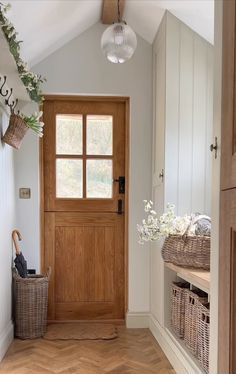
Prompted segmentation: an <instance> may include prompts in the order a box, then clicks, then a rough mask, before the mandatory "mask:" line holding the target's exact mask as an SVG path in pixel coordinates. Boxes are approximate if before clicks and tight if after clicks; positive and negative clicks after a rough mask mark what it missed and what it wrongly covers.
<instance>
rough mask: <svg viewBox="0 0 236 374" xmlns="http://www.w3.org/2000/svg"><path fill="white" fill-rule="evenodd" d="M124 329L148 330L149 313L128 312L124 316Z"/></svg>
mask: <svg viewBox="0 0 236 374" xmlns="http://www.w3.org/2000/svg"><path fill="white" fill-rule="evenodd" d="M126 327H127V328H128V329H136V328H137V329H144V328H149V312H128V313H127V314H126Z"/></svg>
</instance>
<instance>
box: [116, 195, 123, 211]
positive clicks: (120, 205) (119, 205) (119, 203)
mask: <svg viewBox="0 0 236 374" xmlns="http://www.w3.org/2000/svg"><path fill="white" fill-rule="evenodd" d="M122 207H123V201H122V199H119V200H118V209H117V214H122V213H123V209H122Z"/></svg>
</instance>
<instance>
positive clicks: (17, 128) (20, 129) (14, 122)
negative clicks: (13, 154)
mask: <svg viewBox="0 0 236 374" xmlns="http://www.w3.org/2000/svg"><path fill="white" fill-rule="evenodd" d="M28 129H29V128H28V126H27V125H26V123H25V121H24V120H23V119H22V118H21V117H20V116H18V115H17V114H11V116H10V120H9V126H8V128H7V131H6V132H5V134H4V136H3V138H2V140H3V141H4V142H5V143H7V144H9V145H11V146H12V147H14V148H15V149H19V148H20V146H21V143H22V140H23V138H24V136H25V134H26V132H27V130H28Z"/></svg>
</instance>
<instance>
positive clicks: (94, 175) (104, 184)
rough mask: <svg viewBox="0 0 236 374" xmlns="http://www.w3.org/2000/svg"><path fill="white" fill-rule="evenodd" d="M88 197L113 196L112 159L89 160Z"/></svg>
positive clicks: (107, 197)
mask: <svg viewBox="0 0 236 374" xmlns="http://www.w3.org/2000/svg"><path fill="white" fill-rule="evenodd" d="M87 197H89V198H92V197H94V198H104V199H109V198H112V160H87Z"/></svg>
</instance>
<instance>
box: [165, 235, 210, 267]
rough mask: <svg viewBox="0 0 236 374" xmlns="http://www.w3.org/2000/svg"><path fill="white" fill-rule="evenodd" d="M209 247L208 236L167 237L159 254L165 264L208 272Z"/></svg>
mask: <svg viewBox="0 0 236 374" xmlns="http://www.w3.org/2000/svg"><path fill="white" fill-rule="evenodd" d="M210 245H211V238H210V237H209V236H188V235H184V236H181V235H169V237H167V238H166V239H165V242H164V244H163V247H162V252H161V253H162V257H163V259H164V261H165V262H172V263H173V264H175V265H179V266H185V267H193V268H200V269H205V270H209V269H210Z"/></svg>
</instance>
